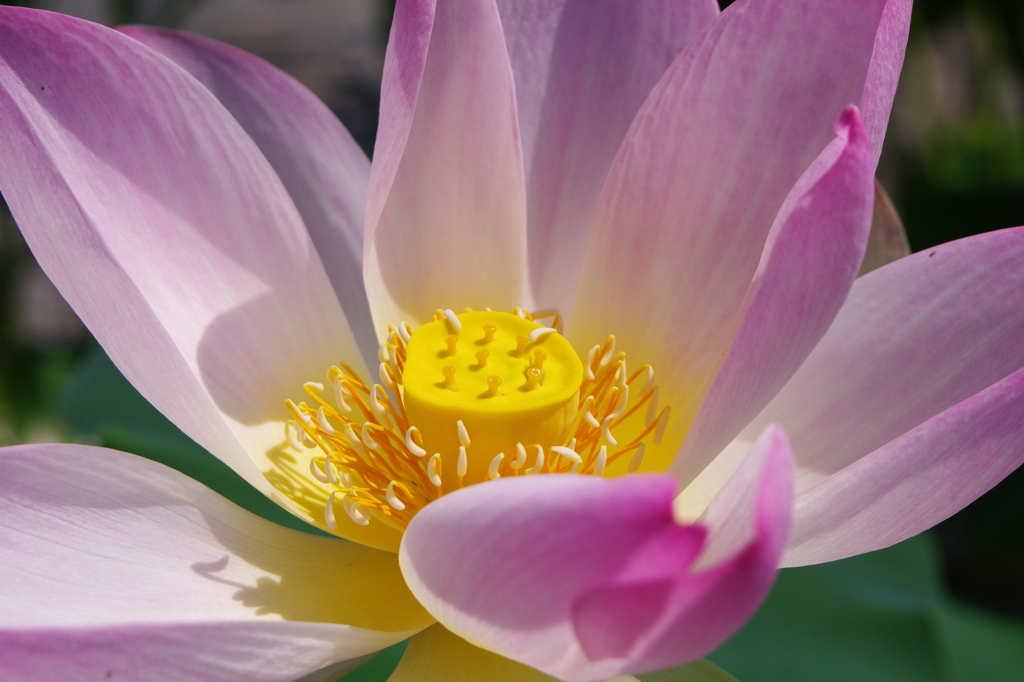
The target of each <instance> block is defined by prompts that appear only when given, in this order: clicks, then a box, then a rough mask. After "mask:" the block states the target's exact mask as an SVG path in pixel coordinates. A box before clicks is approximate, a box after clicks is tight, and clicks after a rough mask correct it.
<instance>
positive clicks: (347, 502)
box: [331, 493, 370, 526]
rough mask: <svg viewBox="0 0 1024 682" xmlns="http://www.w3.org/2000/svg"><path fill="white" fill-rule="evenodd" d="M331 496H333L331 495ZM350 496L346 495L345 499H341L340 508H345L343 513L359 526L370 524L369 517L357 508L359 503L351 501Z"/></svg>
mask: <svg viewBox="0 0 1024 682" xmlns="http://www.w3.org/2000/svg"><path fill="white" fill-rule="evenodd" d="M331 494H332V495H333V493H331ZM351 495H352V494H351V493H347V494H346V495H345V497H343V498H341V506H342V507H344V508H345V513H346V514H348V517H349V518H350V519H352V520H353V521H355V522H356V523H358V524H359V525H360V526H365V525H367V524H368V523H370V516H369V515H368V514H367V513H366V512H364V511H363V510H362V509H361V508H360V507H359V502H357V501H356V500H353V499H352V497H351Z"/></svg>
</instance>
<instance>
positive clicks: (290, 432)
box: [284, 419, 306, 452]
mask: <svg viewBox="0 0 1024 682" xmlns="http://www.w3.org/2000/svg"><path fill="white" fill-rule="evenodd" d="M298 430H299V429H298V426H296V425H295V422H293V421H292V420H290V419H289V420H288V421H287V422H285V424H284V435H285V438H287V439H288V445H291V446H292V448H293V449H295V450H298V451H299V452H302V451H303V450H305V449H306V448H305V446H304V445H303V444H302V442H301V441H300V440H299V439H298V434H297V433H296V432H297V431H298Z"/></svg>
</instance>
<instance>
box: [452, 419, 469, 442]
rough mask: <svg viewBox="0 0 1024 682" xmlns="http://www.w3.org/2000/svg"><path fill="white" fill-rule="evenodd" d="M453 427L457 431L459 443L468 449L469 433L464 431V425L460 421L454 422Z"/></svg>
mask: <svg viewBox="0 0 1024 682" xmlns="http://www.w3.org/2000/svg"><path fill="white" fill-rule="evenodd" d="M455 425H456V426H457V427H458V429H459V442H460V443H462V445H463V447H467V448H468V447H469V431H467V430H466V425H465V424H463V423H462V420H461V419H460V420H459V421H457V422H455Z"/></svg>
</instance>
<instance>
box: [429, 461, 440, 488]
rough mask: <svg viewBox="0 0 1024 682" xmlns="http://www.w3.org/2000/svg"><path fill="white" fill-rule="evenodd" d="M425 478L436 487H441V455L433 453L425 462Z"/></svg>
mask: <svg viewBox="0 0 1024 682" xmlns="http://www.w3.org/2000/svg"><path fill="white" fill-rule="evenodd" d="M427 478H429V479H430V482H431V483H433V484H434V485H435V486H436V487H438V488H440V487H441V453H440V452H435V453H434V454H433V455H431V456H430V460H429V461H428V462H427Z"/></svg>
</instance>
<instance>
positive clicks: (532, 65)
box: [498, 0, 718, 313]
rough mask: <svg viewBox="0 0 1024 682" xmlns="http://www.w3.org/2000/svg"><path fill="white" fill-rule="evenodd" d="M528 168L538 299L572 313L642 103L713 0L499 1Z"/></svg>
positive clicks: (713, 10) (705, 19)
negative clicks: (592, 234) (590, 234)
mask: <svg viewBox="0 0 1024 682" xmlns="http://www.w3.org/2000/svg"><path fill="white" fill-rule="evenodd" d="M498 10H499V12H501V20H502V25H503V27H504V29H505V41H506V43H507V44H508V50H509V56H510V58H511V61H512V70H513V73H514V74H515V84H516V101H517V103H518V110H519V123H520V128H521V132H522V138H523V156H524V161H525V168H526V194H527V216H528V225H529V237H530V244H529V248H530V252H529V254H530V276H531V280H532V285H533V295H534V300H535V301H536V303H537V305H538V307H541V308H548V307H555V308H559V309H561V310H562V312H563V313H566V312H568V309H569V306H570V304H571V303H572V297H573V294H574V293H575V289H576V280H577V279H578V277H579V270H580V266H581V260H582V259H581V255H582V253H583V251H584V250H585V248H586V237H587V230H588V228H589V225H590V219H591V217H592V215H593V210H594V205H595V204H596V202H597V197H598V195H599V193H600V191H601V186H602V185H603V184H604V180H605V177H607V174H608V168H609V166H610V165H611V162H612V158H613V157H614V156H615V152H616V151H618V148H619V145H620V144H621V143H622V139H623V137H624V136H625V134H626V130H627V129H628V128H629V124H630V123H631V122H632V121H633V117H634V116H635V115H636V112H637V110H638V109H639V108H640V105H641V104H642V103H643V101H644V99H645V98H646V97H647V95H648V93H650V91H651V88H652V87H653V86H654V84H655V83H656V82H657V81H658V79H659V78H660V77H661V75H662V74H663V73H665V69H667V68H668V66H669V64H671V63H672V60H673V59H674V58H675V57H676V55H678V54H679V53H680V52H681V51H682V49H683V48H684V47H685V46H686V44H687V43H689V42H690V40H691V39H692V38H693V37H694V36H695V35H696V34H697V33H698V32H699V31H700V30H701V29H702V28H704V26H706V25H707V24H708V23H709V22H710V21H711V20H713V19H714V18H715V17H717V16H718V3H717V2H715V0H696V1H694V2H672V1H670V0H639V1H638V0H615V1H614V2H602V3H593V2H588V1H587V0H582V1H580V0H533V1H531V2H524V1H523V0H499V2H498Z"/></svg>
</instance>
